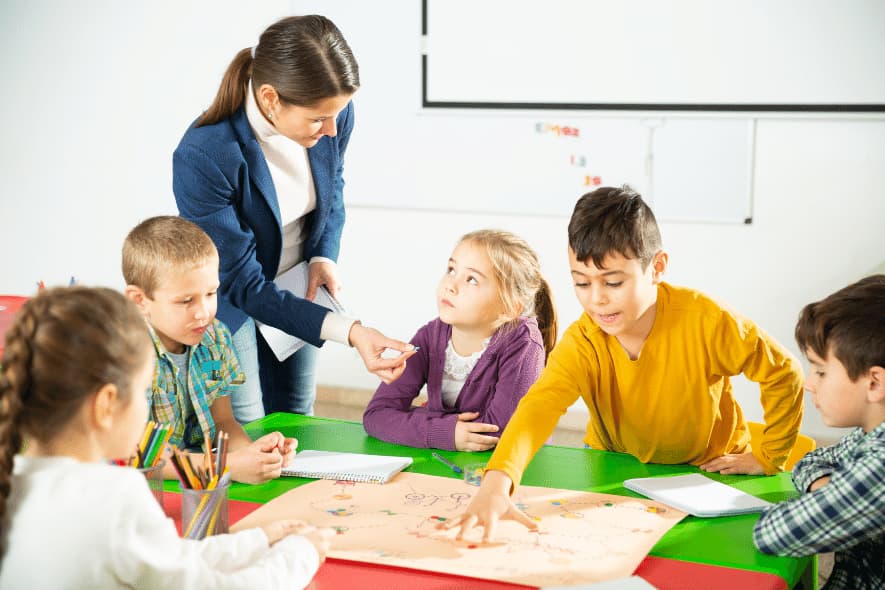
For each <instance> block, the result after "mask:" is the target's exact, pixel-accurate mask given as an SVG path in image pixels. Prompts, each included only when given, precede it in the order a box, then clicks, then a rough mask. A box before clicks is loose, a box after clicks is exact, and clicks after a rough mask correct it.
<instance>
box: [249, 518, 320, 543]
mask: <svg viewBox="0 0 885 590" xmlns="http://www.w3.org/2000/svg"><path fill="white" fill-rule="evenodd" d="M309 526H310V525H309V524H308V523H306V522H304V521H303V520H295V519H293V518H290V519H286V520H276V521H274V522H271V523H268V524H266V525H264V526H262V527H261V530H263V531H264V534H265V535H267V544H268V545H273V544H274V543H276V542H277V541H279V540H281V539H284V538H286V537H288V536H289V535H300V534H301V533H300V531H303V530H307V527H309ZM311 528H313V527H311Z"/></svg>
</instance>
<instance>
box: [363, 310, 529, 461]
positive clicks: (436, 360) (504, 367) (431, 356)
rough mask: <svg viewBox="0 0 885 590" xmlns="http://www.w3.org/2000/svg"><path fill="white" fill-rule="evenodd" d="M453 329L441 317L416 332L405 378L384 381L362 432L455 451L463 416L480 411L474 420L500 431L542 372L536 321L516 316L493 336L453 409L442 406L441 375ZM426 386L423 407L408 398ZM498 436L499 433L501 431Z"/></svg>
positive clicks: (411, 398) (412, 445) (389, 440)
mask: <svg viewBox="0 0 885 590" xmlns="http://www.w3.org/2000/svg"><path fill="white" fill-rule="evenodd" d="M451 335H452V327H451V326H449V325H448V324H444V323H443V322H442V321H441V320H440V319H439V318H437V319H435V320H433V321H432V322H430V323H428V324H426V325H424V326H423V327H421V329H420V330H418V333H417V334H415V336H414V338H412V340H411V342H412V344H414V345H415V346H419V347H420V349H419V350H418V352H417V353H416V354H415V356H413V357H412V358H410V359H409V362H408V363H407V364H406V370H405V372H404V373H403V375H402V376H401V377H400V378H399V379H397V380H396V381H394V382H393V383H392V384H390V385H388V384H385V383H382V384H381V385H380V386H379V387H378V389H377V390H376V391H375V395H374V396H373V397H372V401H370V402H369V405H368V406H367V407H366V411H365V413H364V414H363V426H364V427H365V429H366V432H367V433H369V434H370V435H372V436H374V437H375V438H380V439H381V440H386V441H388V442H392V443H396V444H401V445H408V446H411V447H423V448H435V449H448V450H455V425H456V424H457V422H458V414H460V413H461V412H479V417H478V418H477V419H476V422H485V423H488V424H497V425H498V427H499V428H500V429H501V431H503V430H504V427H505V426H506V425H507V422H508V421H509V420H510V416H512V415H513V412H514V411H515V410H516V405H517V404H518V403H519V400H520V399H521V398H522V396H523V395H525V392H526V391H528V389H529V387H531V385H532V384H533V383H534V382H535V380H536V379H537V378H538V376H539V375H540V374H541V370H542V369H543V368H544V344H543V339H542V338H541V332H540V331H539V330H538V321H537V320H536V319H535V318H533V317H530V318H520V319H519V322H518V323H517V324H516V326H515V327H513V328H512V329H508V328H504V329H501V330H498V331H497V332H495V334H494V335H493V336H492V339H491V341H490V342H489V346H488V348H486V350H485V352H484V353H483V354H482V356H481V357H480V358H479V361H478V362H477V363H476V366H475V367H474V368H473V371H471V372H470V375H468V377H467V380H466V381H465V382H464V386H463V387H462V388H461V393H459V394H458V399H457V400H456V402H455V407H454V408H445V407H443V402H442V376H443V367H444V365H445V362H446V356H445V355H446V345H447V344H448V342H449V339H450V338H451ZM425 383H426V384H427V405H426V406H422V407H412V400H414V399H415V397H416V396H417V395H418V393H419V392H420V391H421V388H422V387H423V386H424V384H425ZM499 434H500V431H499Z"/></svg>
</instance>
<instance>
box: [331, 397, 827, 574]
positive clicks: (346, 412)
mask: <svg viewBox="0 0 885 590" xmlns="http://www.w3.org/2000/svg"><path fill="white" fill-rule="evenodd" d="M372 393H373V392H372V390H369V389H356V388H348V387H332V386H328V385H319V386H317V400H316V403H315V404H314V415H316V416H322V417H326V418H338V419H340V420H355V421H357V422H360V421H362V418H363V410H364V409H365V408H366V405H367V404H368V403H369V400H370V399H371V398H372ZM422 401H423V400H422V399H421V398H418V402H417V403H419V404H420V403H421V402H422ZM585 426H586V424H585V423H584V422H583V421H582V420H581V419H580V418H578V419H575V418H570V417H569V416H568V415H566V416H564V417H563V419H562V420H561V421H560V424H559V426H558V427H557V428H556V430H555V431H554V432H553V436H552V437H551V438H552V441H551V442H552V443H553V444H555V445H560V446H564V447H583V446H584V441H583V437H584V428H585ZM833 442H835V441H832V440H818V441H817V444H818V446H826V445H831V444H833ZM832 569H833V554H832V553H822V554H821V555H819V556H818V581H819V583H820V586H821V587H822V586H823V585H824V584H825V583H826V581H827V578H828V577H829V575H830V572H831V571H832Z"/></svg>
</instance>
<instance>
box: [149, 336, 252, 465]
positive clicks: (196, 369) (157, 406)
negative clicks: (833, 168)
mask: <svg viewBox="0 0 885 590" xmlns="http://www.w3.org/2000/svg"><path fill="white" fill-rule="evenodd" d="M148 328H149V329H150V333H151V338H152V339H153V341H154V348H155V349H156V351H157V356H156V364H155V365H154V379H153V381H152V382H151V387H150V389H149V390H148V392H147V398H148V407H149V408H150V414H151V419H152V420H154V421H156V422H161V423H163V424H173V425H174V428H173V430H172V437H171V438H170V439H169V444H171V445H175V446H177V447H179V448H182V449H187V448H195V447H196V448H200V447H202V445H203V438H204V433H206V434H208V435H209V438H210V440H214V439H215V421H214V420H213V419H212V414H211V412H210V411H209V410H210V408H211V407H212V403H213V402H214V401H215V399H216V398H218V397H222V396H226V395H230V394H231V393H233V392H234V391H236V388H237V387H239V386H240V385H242V384H243V383H244V382H245V381H246V376H245V375H244V374H243V373H242V372H240V363H239V362H238V361H237V354H236V352H235V351H234V346H233V339H232V337H231V334H230V330H228V329H227V327H226V326H225V325H224V324H222V323H221V322H220V321H218V320H213V321H212V323H211V324H210V325H209V328H208V329H207V330H206V332H205V333H204V334H203V338H202V340H200V343H199V344H197V345H196V346H193V347H191V350H190V357H189V358H188V370H187V379H186V381H185V379H184V376H183V375H179V371H178V367H176V365H175V363H174V362H173V361H172V359H171V358H170V357H169V354H168V353H167V352H166V348H165V347H164V346H163V344H162V342H160V339H159V338H158V337H157V334H156V332H154V329H153V328H152V327H151V326H150V325H148ZM182 383H187V386H186V387H182V385H181V384H182ZM185 396H186V397H185ZM182 417H184V419H182Z"/></svg>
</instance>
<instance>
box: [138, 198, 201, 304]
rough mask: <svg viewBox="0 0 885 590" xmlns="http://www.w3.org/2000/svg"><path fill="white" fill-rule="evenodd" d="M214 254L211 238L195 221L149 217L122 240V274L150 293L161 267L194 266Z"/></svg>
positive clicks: (157, 283) (154, 288)
mask: <svg viewBox="0 0 885 590" xmlns="http://www.w3.org/2000/svg"><path fill="white" fill-rule="evenodd" d="M217 256H218V250H217V249H216V248H215V244H214V243H213V242H212V238H210V237H209V235H208V234H207V233H206V232H204V231H203V230H202V229H200V227H199V226H198V225H196V224H195V223H192V222H190V221H188V220H187V219H183V218H181V217H176V216H174V215H160V216H157V217H150V218H148V219H145V220H144V221H142V222H141V223H139V224H138V225H136V226H135V227H134V228H133V229H132V231H130V232H129V235H127V236H126V239H125V240H124V241H123V278H124V279H125V280H126V284H127V285H134V286H136V287H138V288H140V289H141V290H142V291H144V293H145V295H147V296H148V297H153V295H154V291H155V290H156V289H158V288H159V287H160V278H161V274H162V273H163V272H164V271H168V270H170V269H174V270H179V269H182V268H195V267H198V266H201V265H203V264H205V263H206V262H207V261H208V260H209V259H210V258H212V257H217Z"/></svg>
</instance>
